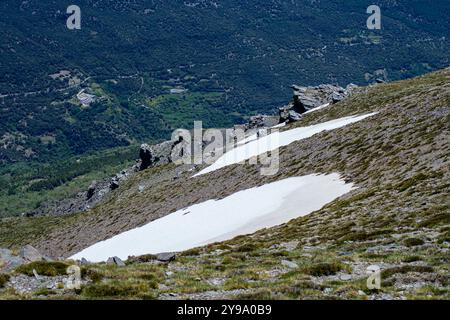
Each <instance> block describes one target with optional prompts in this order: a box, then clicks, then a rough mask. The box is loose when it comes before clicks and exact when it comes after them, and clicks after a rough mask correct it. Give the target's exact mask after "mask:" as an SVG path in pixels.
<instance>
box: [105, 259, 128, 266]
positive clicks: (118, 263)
mask: <svg viewBox="0 0 450 320" xmlns="http://www.w3.org/2000/svg"><path fill="white" fill-rule="evenodd" d="M106 263H107V264H114V265H116V266H118V267H125V262H123V261H122V260H121V259H120V258H119V257H111V258H109V259H108V260H107V261H106Z"/></svg>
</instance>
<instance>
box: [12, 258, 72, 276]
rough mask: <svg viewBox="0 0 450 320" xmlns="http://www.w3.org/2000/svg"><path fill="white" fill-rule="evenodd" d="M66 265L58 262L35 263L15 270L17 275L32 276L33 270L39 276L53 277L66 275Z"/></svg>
mask: <svg viewBox="0 0 450 320" xmlns="http://www.w3.org/2000/svg"><path fill="white" fill-rule="evenodd" d="M68 267H69V265H68V264H66V263H63V262H58V261H52V262H50V261H36V262H31V263H28V264H24V265H22V266H20V267H18V268H16V270H15V271H16V272H17V273H22V274H25V275H27V276H30V277H31V276H33V275H34V274H33V270H36V272H37V273H38V274H39V275H41V276H48V277H55V276H62V275H66V274H67V268H68Z"/></svg>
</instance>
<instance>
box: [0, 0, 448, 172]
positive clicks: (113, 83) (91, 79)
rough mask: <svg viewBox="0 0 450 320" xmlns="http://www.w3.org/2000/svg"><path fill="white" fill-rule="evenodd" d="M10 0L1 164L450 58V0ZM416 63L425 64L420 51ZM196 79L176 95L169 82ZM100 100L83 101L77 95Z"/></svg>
mask: <svg viewBox="0 0 450 320" xmlns="http://www.w3.org/2000/svg"><path fill="white" fill-rule="evenodd" d="M69 4H72V2H70V1H66V0H64V1H60V0H45V1H42V0H41V1H37V0H30V1H26V2H17V1H14V0H6V1H2V2H1V4H0V10H1V12H2V13H3V15H2V20H1V21H0V27H1V29H2V30H3V37H2V39H1V40H0V57H1V59H0V74H2V77H1V78H0V117H1V119H2V121H1V122H0V145H2V146H4V148H1V153H0V163H10V162H16V161H30V160H33V159H36V160H39V161H41V162H44V161H49V160H54V159H55V157H61V156H69V155H79V154H84V153H86V152H90V151H93V150H95V151H98V150H100V149H106V148H110V147H114V146H124V145H128V144H130V143H135V142H142V141H143V140H146V141H156V140H160V139H163V138H168V136H169V134H170V132H171V131H172V130H173V129H176V128H179V127H190V126H192V122H193V120H199V119H201V120H202V121H204V125H205V126H208V127H221V126H230V125H231V124H233V123H235V122H237V121H243V119H245V118H246V117H247V116H249V115H252V114H254V113H256V112H269V111H272V110H273V109H274V106H278V105H281V104H282V103H284V101H285V99H286V96H287V95H288V94H290V89H289V86H290V85H291V84H292V83H293V82H297V83H301V84H305V85H308V84H318V83H328V82H336V83H340V84H341V85H344V86H345V85H346V84H347V83H349V82H355V83H358V84H367V83H372V82H373V81H374V80H375V79H376V78H385V79H389V80H396V79H402V78H407V77H411V76H415V75H420V74H423V73H425V72H429V71H431V70H436V69H438V68H442V67H445V66H447V65H448V54H447V53H448V52H449V50H450V46H449V41H448V38H449V36H450V35H449V30H450V26H449V21H448V15H449V10H450V8H449V6H448V2H447V1H445V0H443V1H433V5H429V4H428V3H427V2H424V1H408V2H401V1H390V0H389V1H388V0H385V1H378V4H379V5H380V6H381V8H382V17H383V29H382V30H379V31H377V30H375V31H370V30H367V28H366V19H367V18H368V15H367V14H366V9H367V7H368V6H369V5H371V4H372V2H370V1H360V0H358V1H356V0H352V1H336V0H321V1H311V0H303V1H288V0H271V1H264V2H261V1H255V0H249V1H245V2H242V1H238V0H232V1H221V2H217V1H197V2H186V1H181V0H171V1H161V0H158V1H149V0H148V1H147V0H142V1H126V2H124V1H122V0H83V1H79V2H78V3H77V4H78V5H79V6H80V7H81V12H82V29H81V30H77V31H69V30H67V28H66V19H67V16H68V15H67V14H66V13H65V10H66V8H67V7H68V5H69ZM412 61H414V62H412ZM179 88H182V89H188V90H189V91H187V92H184V93H183V94H170V89H179ZM81 89H86V90H88V91H90V92H91V93H92V94H94V95H95V96H96V97H97V99H98V101H97V102H96V103H94V104H92V105H91V106H90V107H88V108H85V107H82V106H81V105H80V102H79V101H77V99H76V94H77V93H78V92H79V91H80V90H81Z"/></svg>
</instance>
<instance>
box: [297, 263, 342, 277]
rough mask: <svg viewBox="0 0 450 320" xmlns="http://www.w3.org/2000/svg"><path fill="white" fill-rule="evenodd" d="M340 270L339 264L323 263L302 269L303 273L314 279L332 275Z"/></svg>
mask: <svg viewBox="0 0 450 320" xmlns="http://www.w3.org/2000/svg"><path fill="white" fill-rule="evenodd" d="M341 270H342V265H341V264H340V263H335V262H333V263H328V262H323V263H318V264H315V265H312V266H310V267H308V268H306V269H304V272H305V273H307V274H309V275H312V276H314V277H321V276H331V275H334V274H336V273H338V272H339V271H341Z"/></svg>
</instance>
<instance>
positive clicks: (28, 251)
mask: <svg viewBox="0 0 450 320" xmlns="http://www.w3.org/2000/svg"><path fill="white" fill-rule="evenodd" d="M19 256H20V257H21V258H22V259H23V260H25V261H26V262H35V261H44V260H50V259H49V258H46V257H44V256H43V255H42V254H41V253H40V252H39V251H38V250H37V249H36V248H34V247H33V246H30V245H26V246H25V247H23V248H22V250H20V254H19Z"/></svg>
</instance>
